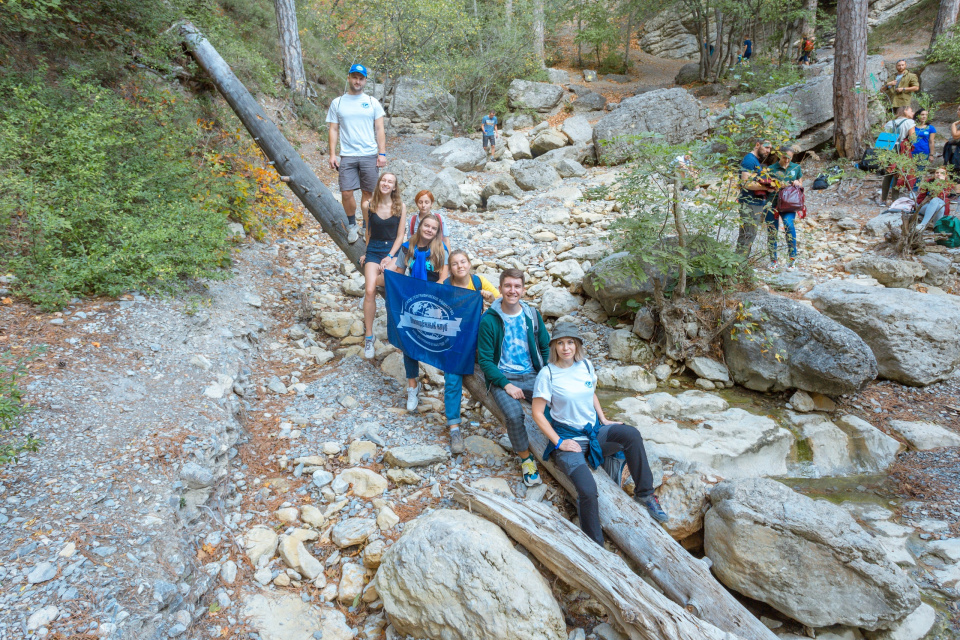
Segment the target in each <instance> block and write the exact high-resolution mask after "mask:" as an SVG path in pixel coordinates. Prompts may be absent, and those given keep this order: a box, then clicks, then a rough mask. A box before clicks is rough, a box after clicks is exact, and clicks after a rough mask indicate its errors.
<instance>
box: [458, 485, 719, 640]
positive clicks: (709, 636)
mask: <svg viewBox="0 0 960 640" xmlns="http://www.w3.org/2000/svg"><path fill="white" fill-rule="evenodd" d="M453 497H454V499H455V500H456V501H457V502H459V503H460V504H462V505H463V506H465V507H466V508H467V509H469V510H470V511H476V512H478V513H480V514H481V515H482V516H484V517H485V518H487V519H488V520H490V521H491V522H493V523H494V524H497V525H499V526H500V527H502V528H503V529H504V530H505V531H506V532H507V533H508V534H509V535H510V537H511V538H513V539H514V540H516V541H517V542H519V543H520V544H521V545H523V547H524V548H526V549H527V551H529V552H530V553H532V554H533V555H534V556H536V558H537V560H539V561H540V562H541V563H542V564H543V565H544V566H545V567H547V569H549V570H550V571H551V572H553V573H554V575H556V576H557V577H558V578H560V579H561V580H563V581H564V582H566V583H567V584H569V585H570V586H571V587H573V588H575V589H579V590H582V591H585V592H587V593H589V594H590V595H591V596H593V597H594V598H596V599H597V600H598V601H599V602H600V604H602V605H603V606H604V608H605V609H606V610H607V612H608V613H609V614H610V617H611V618H612V619H613V621H614V622H615V623H616V626H618V627H619V628H620V629H621V630H622V631H624V632H625V633H626V634H627V636H628V637H629V638H630V640H733V638H731V636H732V634H729V633H727V632H726V631H721V630H720V629H717V628H716V627H715V626H713V625H711V624H709V623H707V622H704V621H702V620H700V619H699V618H696V617H694V616H693V615H691V614H690V613H689V612H687V611H686V610H685V609H681V608H680V607H678V606H677V605H676V604H674V603H673V602H671V601H670V600H668V599H667V598H665V597H663V596H662V595H660V594H659V593H658V592H657V590H656V589H654V588H653V587H651V586H650V585H648V584H647V583H646V582H644V581H643V579H642V578H640V577H639V576H638V575H637V574H636V573H634V572H633V571H632V570H631V569H630V567H628V566H627V563H626V562H624V561H623V559H622V558H621V557H620V556H618V555H616V554H614V553H611V552H609V551H607V550H605V549H604V548H603V547H599V546H597V544H596V543H595V542H593V541H592V540H590V538H588V537H587V536H586V534H584V533H583V532H582V531H580V529H578V528H577V527H575V526H574V525H573V523H571V522H570V521H568V520H566V519H564V518H563V517H561V516H560V514H558V513H557V512H556V511H553V510H552V509H550V508H549V507H547V506H545V505H543V504H540V503H529V502H527V503H523V504H521V503H518V502H516V501H515V500H512V499H510V498H505V497H502V496H499V495H496V494H494V493H490V492H487V491H478V490H476V489H471V488H469V487H467V486H465V485H464V484H463V483H460V482H457V483H456V484H454V486H453ZM734 637H737V636H734Z"/></svg>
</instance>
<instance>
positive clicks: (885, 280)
mask: <svg viewBox="0 0 960 640" xmlns="http://www.w3.org/2000/svg"><path fill="white" fill-rule="evenodd" d="M847 271H849V272H850V273H862V274H865V275H868V276H870V277H872V278H875V279H876V281H877V282H879V283H880V284H882V285H883V286H885V287H895V288H899V289H905V288H907V287H909V286H910V285H912V284H913V283H914V282H917V281H918V280H920V278H922V277H923V276H924V275H926V269H924V267H923V265H921V264H920V263H917V262H914V261H913V260H898V259H895V258H885V257H883V256H878V255H876V254H874V253H868V254H866V255H863V256H860V257H859V258H857V259H856V260H852V261H850V262H848V263H847Z"/></svg>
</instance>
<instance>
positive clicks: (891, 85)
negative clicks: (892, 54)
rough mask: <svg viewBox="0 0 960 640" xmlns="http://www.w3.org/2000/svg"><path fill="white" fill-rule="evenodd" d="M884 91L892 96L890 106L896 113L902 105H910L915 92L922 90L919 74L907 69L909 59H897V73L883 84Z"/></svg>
mask: <svg viewBox="0 0 960 640" xmlns="http://www.w3.org/2000/svg"><path fill="white" fill-rule="evenodd" d="M883 90H884V93H886V94H887V97H888V98H890V106H891V108H892V109H893V112H894V113H896V112H897V110H898V109H900V108H901V107H909V106H910V104H911V103H912V102H913V94H915V93H916V92H917V91H920V80H919V79H918V78H917V74H915V73H911V72H909V71H907V61H906V60H897V73H896V75H894V77H893V78H892V79H891V80H890V81H888V82H887V84H885V85H884V86H883Z"/></svg>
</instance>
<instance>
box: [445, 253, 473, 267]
mask: <svg viewBox="0 0 960 640" xmlns="http://www.w3.org/2000/svg"><path fill="white" fill-rule="evenodd" d="M454 256H463V257H464V258H466V259H467V264H469V265H470V268H471V269H472V268H473V263H472V262H471V261H470V256H468V255H467V252H466V251H464V250H463V249H454V250H453V251H451V252H450V255H449V256H447V264H448V265H449V264H452V263H453V257H454Z"/></svg>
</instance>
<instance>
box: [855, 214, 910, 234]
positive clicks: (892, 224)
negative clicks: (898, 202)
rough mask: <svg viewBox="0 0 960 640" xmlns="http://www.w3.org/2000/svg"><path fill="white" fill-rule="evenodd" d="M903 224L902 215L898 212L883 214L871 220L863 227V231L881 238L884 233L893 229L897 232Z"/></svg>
mask: <svg viewBox="0 0 960 640" xmlns="http://www.w3.org/2000/svg"><path fill="white" fill-rule="evenodd" d="M902 224H903V215H902V214H901V213H900V212H898V211H891V212H886V211H885V212H883V213H881V214H880V215H878V216H876V217H874V218H871V219H870V220H868V221H867V223H866V224H865V225H864V226H863V229H864V231H866V232H867V233H870V234H872V235H875V236H877V237H878V238H882V237H883V236H884V235H885V234H886V233H888V232H890V231H893V230H894V229H896V230H897V232H899V230H900V228H901V225H902Z"/></svg>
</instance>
